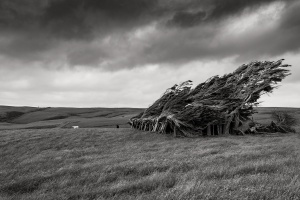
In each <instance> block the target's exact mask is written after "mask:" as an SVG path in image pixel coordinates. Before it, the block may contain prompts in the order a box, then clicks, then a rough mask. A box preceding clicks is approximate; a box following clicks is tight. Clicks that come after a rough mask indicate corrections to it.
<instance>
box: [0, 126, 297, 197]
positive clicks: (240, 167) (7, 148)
mask: <svg viewBox="0 0 300 200" xmlns="http://www.w3.org/2000/svg"><path fill="white" fill-rule="evenodd" d="M299 144H300V135H299V134H268V135H252V136H250V135H247V136H226V137H225V136H218V137H201V138H196V139H195V138H173V137H171V136H168V135H160V134H156V133H148V132H141V131H137V130H132V129H129V128H120V129H112V128H82V129H39V130H2V131H0V159H1V160H0V199H3V200H9V199H23V200H31V199H46V200H47V199H66V200H67V199H68V200H72V199H141V200H142V199H149V200H150V199H151V200H152V199H300V177H299V174H300V168H299V166H300V145H299Z"/></svg>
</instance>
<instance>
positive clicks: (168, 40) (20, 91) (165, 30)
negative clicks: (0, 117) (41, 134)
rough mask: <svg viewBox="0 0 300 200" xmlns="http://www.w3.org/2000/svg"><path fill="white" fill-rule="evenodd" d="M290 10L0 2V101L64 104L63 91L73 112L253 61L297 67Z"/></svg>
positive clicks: (247, 5) (299, 28)
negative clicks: (282, 60) (284, 60)
mask: <svg viewBox="0 0 300 200" xmlns="http://www.w3.org/2000/svg"><path fill="white" fill-rule="evenodd" d="M299 9H300V1H297V0H284V1H283V0H248V1H245V0H226V1H224V0H201V1H199V0H186V1H182V0H151V1H150V0H126V1H119V0H101V1H95V0H22V1H20V0H1V1H0V78H1V81H0V84H1V86H0V92H1V94H0V95H1V97H2V100H1V101H2V102H1V101H0V104H9V102H10V101H14V104H19V105H21V104H22V103H17V102H21V101H20V100H18V99H20V98H21V97H22V98H25V97H26V99H27V101H25V100H23V101H24V102H28V103H27V104H30V105H32V104H34V102H35V101H34V100H31V99H35V98H38V94H39V93H45V95H44V96H43V95H40V97H39V98H40V99H43V100H40V101H36V102H46V103H45V104H53V105H65V102H68V101H69V98H66V97H65V96H64V94H66V93H70V97H71V99H78V103H74V106H83V105H84V103H80V102H88V100H87V99H95V100H94V101H93V102H90V103H86V104H87V105H91V106H96V105H98V104H97V103H99V105H100V104H101V105H104V106H110V105H111V106H122V105H125V106H133V107H135V106H137V107H143V106H147V105H148V104H149V103H151V102H152V101H153V100H154V99H155V98H157V97H158V96H159V94H161V93H162V92H163V91H162V88H163V90H164V89H165V88H166V87H169V86H170V85H172V84H174V83H176V82H180V81H184V80H185V79H193V80H195V81H196V82H201V81H204V80H205V79H206V78H208V77H209V76H212V75H214V74H222V73H228V72H230V71H233V70H234V69H235V68H236V67H237V66H238V65H240V64H242V63H246V62H249V61H252V60H264V59H265V60H272V59H279V58H283V57H285V58H287V63H289V64H294V65H297V62H298V59H297V57H298V56H299V49H300V40H299V35H300V21H299V19H300V14H299V12H298V11H299ZM288 59H289V60H288ZM208 65H209V66H210V67H207V66H208ZM204 70H205V71H208V72H210V73H206V72H204ZM193 71H194V73H193ZM91 72H92V73H91ZM220 72H222V73H220ZM144 73H145V74H144ZM195 73H198V74H195ZM292 73H293V75H292V76H291V77H290V78H289V79H288V80H287V81H288V82H289V84H299V83H298V80H299V78H300V75H299V74H300V73H299V70H298V68H296V66H295V68H293V69H292ZM161 74H163V75H162V76H160V75H161ZM182 74H186V75H184V76H183V75H182ZM166 75H168V76H166ZM128 77H129V78H128ZM98 79H99V80H98ZM164 79H168V80H164ZM154 82H156V83H155V84H154ZM141 83H142V85H143V88H139V85H140V84H141ZM106 84H108V85H106ZM145 85H147V86H145ZM145 87H147V88H148V90H147V89H146V90H145ZM140 90H145V91H144V92H142V93H141V94H140V96H143V98H141V99H140V100H139V101H138V102H136V99H135V96H136V94H135V93H139V91H140ZM45 91H47V92H45ZM99 91H100V93H101V95H100V94H99ZM71 93H72V94H71ZM119 95H121V96H123V97H124V98H125V97H126V98H125V99H124V101H120V100H118V99H120V98H119ZM85 96H89V97H91V98H87V99H86V100H85ZM76 97H77V98H76ZM49 99H51V100H49ZM55 99H56V100H55ZM278 101H279V100H278ZM59 102H61V103H59ZM39 104H43V103H39ZM299 106H300V105H299Z"/></svg>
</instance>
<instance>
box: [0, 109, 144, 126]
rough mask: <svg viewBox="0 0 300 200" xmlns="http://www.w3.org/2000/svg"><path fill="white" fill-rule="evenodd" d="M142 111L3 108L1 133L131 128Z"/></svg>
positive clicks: (1, 111) (0, 124)
mask: <svg viewBox="0 0 300 200" xmlns="http://www.w3.org/2000/svg"><path fill="white" fill-rule="evenodd" d="M143 110H144V109H141V108H67V107H66V108H65V107H59V108H57V107H47V108H38V107H12V106H0V130H1V129H2V130H3V129H26V128H56V127H58V128H69V127H71V126H73V125H76V126H79V127H86V128H87V127H89V128H91V127H116V125H119V126H120V127H129V125H128V124H127V122H128V119H130V118H131V117H132V116H134V115H136V114H138V113H140V112H142V111H143Z"/></svg>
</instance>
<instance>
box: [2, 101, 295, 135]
mask: <svg viewBox="0 0 300 200" xmlns="http://www.w3.org/2000/svg"><path fill="white" fill-rule="evenodd" d="M255 110H256V111H257V113H256V114H254V115H253V119H254V120H255V121H257V122H259V123H262V124H269V123H270V122H271V118H270V116H271V113H272V112H273V111H275V110H277V111H287V112H289V113H291V114H293V115H295V116H296V117H297V118H298V119H299V121H300V108H280V107H279V108H271V107H258V108H255ZM142 111H144V109H142V108H63V107H61V108H52V107H47V108H37V107H11V106H0V119H1V116H2V118H3V116H5V115H6V114H7V113H13V112H15V113H16V114H18V113H19V114H21V115H20V116H17V117H15V118H12V119H9V120H2V122H1V120H0V130H1V129H2V130H5V129H29V128H32V129H42V128H70V127H71V126H73V125H76V126H79V127H82V128H93V127H106V128H109V127H116V125H119V126H120V127H129V125H128V124H127V122H128V120H129V119H130V118H131V117H133V116H135V115H137V114H138V113H140V112H142ZM297 130H298V127H297ZM299 130H300V129H299Z"/></svg>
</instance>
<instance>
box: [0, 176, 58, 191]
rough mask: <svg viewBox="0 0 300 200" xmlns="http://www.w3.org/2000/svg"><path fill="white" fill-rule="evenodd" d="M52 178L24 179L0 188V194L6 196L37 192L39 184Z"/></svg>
mask: <svg viewBox="0 0 300 200" xmlns="http://www.w3.org/2000/svg"><path fill="white" fill-rule="evenodd" d="M52 178H53V177H51V176H49V177H37V178H33V179H26V180H23V181H19V182H16V183H12V184H9V185H6V186H4V187H2V188H0V193H5V194H8V195H14V194H25V193H32V192H34V191H35V190H38V189H39V188H40V186H41V184H43V183H45V182H47V181H50V180H52Z"/></svg>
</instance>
